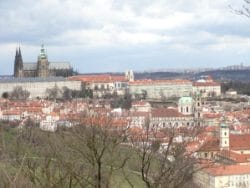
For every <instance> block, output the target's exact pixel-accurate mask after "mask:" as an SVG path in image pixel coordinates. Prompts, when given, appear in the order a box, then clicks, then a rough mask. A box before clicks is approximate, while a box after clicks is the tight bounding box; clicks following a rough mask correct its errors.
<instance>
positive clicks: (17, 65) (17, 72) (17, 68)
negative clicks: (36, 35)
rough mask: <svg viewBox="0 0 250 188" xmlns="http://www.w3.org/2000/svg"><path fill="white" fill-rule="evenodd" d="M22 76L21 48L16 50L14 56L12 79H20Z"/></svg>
mask: <svg viewBox="0 0 250 188" xmlns="http://www.w3.org/2000/svg"><path fill="white" fill-rule="evenodd" d="M22 76H23V59H22V53H21V48H20V46H19V48H16V56H15V62H14V77H22Z"/></svg>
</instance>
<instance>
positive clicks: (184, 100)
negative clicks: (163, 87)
mask: <svg viewBox="0 0 250 188" xmlns="http://www.w3.org/2000/svg"><path fill="white" fill-rule="evenodd" d="M192 103H193V99H192V97H181V98H180V99H179V101H178V104H181V105H190V104H192Z"/></svg>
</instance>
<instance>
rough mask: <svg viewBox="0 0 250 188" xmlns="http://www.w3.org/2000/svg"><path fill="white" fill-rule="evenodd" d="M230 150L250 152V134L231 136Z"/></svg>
mask: <svg viewBox="0 0 250 188" xmlns="http://www.w3.org/2000/svg"><path fill="white" fill-rule="evenodd" d="M229 139H230V149H232V150H250V134H243V135H237V134H230V137H229Z"/></svg>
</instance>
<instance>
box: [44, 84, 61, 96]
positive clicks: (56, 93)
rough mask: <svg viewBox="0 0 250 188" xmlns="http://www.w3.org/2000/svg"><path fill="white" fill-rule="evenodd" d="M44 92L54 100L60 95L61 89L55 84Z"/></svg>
mask: <svg viewBox="0 0 250 188" xmlns="http://www.w3.org/2000/svg"><path fill="white" fill-rule="evenodd" d="M46 93H47V94H48V98H49V99H53V100H56V99H59V98H61V97H62V91H61V90H60V88H59V87H58V86H57V85H55V86H54V87H53V88H51V89H47V90H46Z"/></svg>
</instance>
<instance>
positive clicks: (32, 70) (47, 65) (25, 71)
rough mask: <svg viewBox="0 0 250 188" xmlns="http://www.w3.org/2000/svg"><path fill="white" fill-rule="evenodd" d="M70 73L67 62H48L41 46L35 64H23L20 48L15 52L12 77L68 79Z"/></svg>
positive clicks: (71, 71) (70, 68) (69, 66)
mask: <svg viewBox="0 0 250 188" xmlns="http://www.w3.org/2000/svg"><path fill="white" fill-rule="evenodd" d="M72 73H73V69H72V67H71V65H70V63H68V62H49V60H48V56H47V54H46V52H45V49H44V46H43V45H42V47H41V51H40V54H39V55H38V60H37V63H24V62H23V59H22V54H21V50H20V47H19V49H17V50H16V56H15V64H14V77H17V78H22V77H42V78H46V77H55V76H56V77H58V76H60V77H68V76H72Z"/></svg>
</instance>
